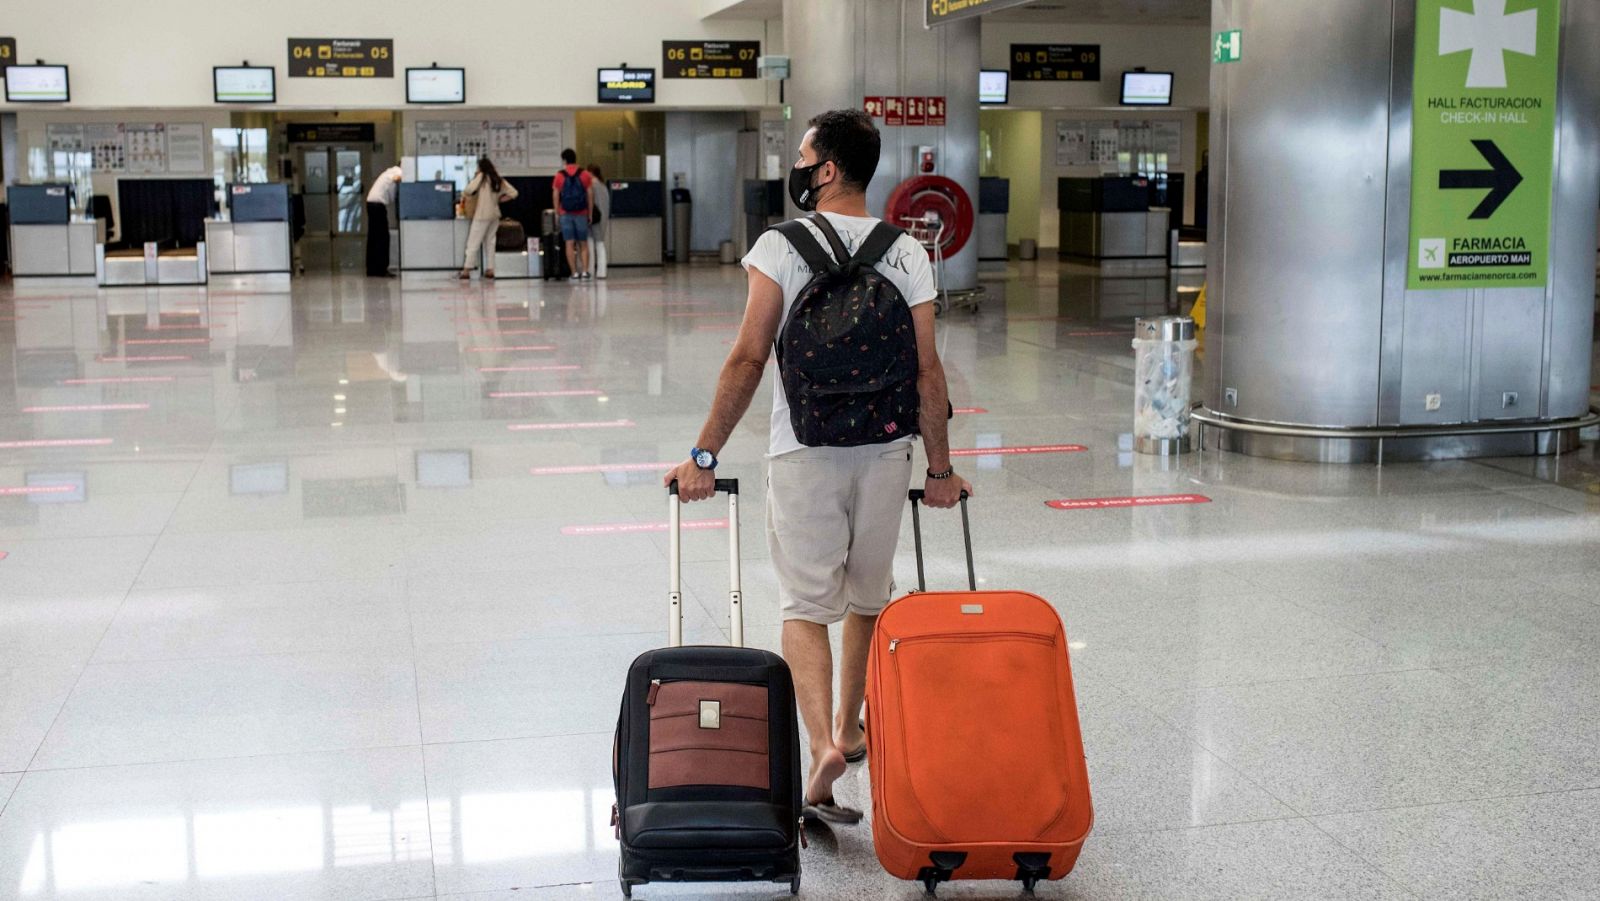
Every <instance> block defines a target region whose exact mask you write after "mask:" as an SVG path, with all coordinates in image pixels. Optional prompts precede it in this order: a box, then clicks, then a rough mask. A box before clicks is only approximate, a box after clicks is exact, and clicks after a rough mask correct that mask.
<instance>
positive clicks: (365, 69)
mask: <svg viewBox="0 0 1600 901" xmlns="http://www.w3.org/2000/svg"><path fill="white" fill-rule="evenodd" d="M289 77H290V78H393V77H394V40H393V39H391V38H290V39H289Z"/></svg>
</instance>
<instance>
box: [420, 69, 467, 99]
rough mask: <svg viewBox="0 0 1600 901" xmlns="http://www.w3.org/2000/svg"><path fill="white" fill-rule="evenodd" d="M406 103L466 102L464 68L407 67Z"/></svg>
mask: <svg viewBox="0 0 1600 901" xmlns="http://www.w3.org/2000/svg"><path fill="white" fill-rule="evenodd" d="M406 102H407V103H466V102H467V70H466V69H439V68H429V69H407V70H406Z"/></svg>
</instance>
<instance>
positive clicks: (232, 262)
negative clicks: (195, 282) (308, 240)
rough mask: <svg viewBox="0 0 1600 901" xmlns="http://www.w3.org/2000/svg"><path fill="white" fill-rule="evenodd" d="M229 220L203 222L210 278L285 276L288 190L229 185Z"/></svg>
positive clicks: (289, 251) (290, 259)
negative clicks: (216, 276)
mask: <svg viewBox="0 0 1600 901" xmlns="http://www.w3.org/2000/svg"><path fill="white" fill-rule="evenodd" d="M228 209H229V213H230V215H229V218H228V219H227V220H222V219H207V220H206V257H207V260H208V265H209V269H210V272H211V274H213V275H244V274H254V273H283V274H288V273H289V271H290V270H291V269H292V268H293V266H294V252H293V251H294V247H293V243H292V242H291V240H290V237H289V186H288V185H285V184H261V185H229V186H228Z"/></svg>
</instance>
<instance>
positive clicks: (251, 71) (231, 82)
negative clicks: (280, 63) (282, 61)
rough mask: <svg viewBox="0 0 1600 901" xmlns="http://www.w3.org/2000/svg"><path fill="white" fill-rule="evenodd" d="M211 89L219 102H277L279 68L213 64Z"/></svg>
mask: <svg viewBox="0 0 1600 901" xmlns="http://www.w3.org/2000/svg"><path fill="white" fill-rule="evenodd" d="M211 90H212V94H213V96H214V99H215V100H216V102H218V103H275V102H277V100H278V84H277V70H276V69H274V68H272V67H271V66H212V67H211Z"/></svg>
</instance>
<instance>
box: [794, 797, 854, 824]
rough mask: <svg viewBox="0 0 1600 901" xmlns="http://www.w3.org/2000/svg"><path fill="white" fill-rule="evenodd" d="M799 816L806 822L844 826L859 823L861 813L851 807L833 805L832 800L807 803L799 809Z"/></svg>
mask: <svg viewBox="0 0 1600 901" xmlns="http://www.w3.org/2000/svg"><path fill="white" fill-rule="evenodd" d="M800 815H801V816H802V817H804V818H806V819H807V820H821V821H822V822H824V823H838V824H840V825H844V826H852V825H855V824H856V823H859V822H861V811H859V810H856V809H855V808H853V807H842V806H840V805H838V804H836V803H834V801H833V799H832V798H829V799H828V800H826V801H816V802H811V801H807V802H806V803H805V805H804V806H802V807H801V808H800Z"/></svg>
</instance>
